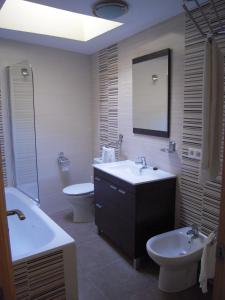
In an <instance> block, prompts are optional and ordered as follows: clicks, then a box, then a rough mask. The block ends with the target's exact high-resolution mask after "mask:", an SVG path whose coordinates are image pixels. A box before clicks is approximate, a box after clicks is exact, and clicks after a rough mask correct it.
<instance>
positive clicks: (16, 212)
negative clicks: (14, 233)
mask: <svg viewBox="0 0 225 300" xmlns="http://www.w3.org/2000/svg"><path fill="white" fill-rule="evenodd" d="M14 215H17V216H18V218H19V219H20V220H21V221H22V220H25V219H26V217H25V215H24V213H23V212H22V211H21V210H19V209H12V210H8V211H7V216H14Z"/></svg>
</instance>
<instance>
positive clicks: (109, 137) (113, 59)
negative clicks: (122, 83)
mask: <svg viewBox="0 0 225 300" xmlns="http://www.w3.org/2000/svg"><path fill="white" fill-rule="evenodd" d="M98 73H99V103H100V104H99V105H100V109H99V110H100V147H101V148H102V146H106V145H109V144H110V145H112V146H113V145H114V144H115V143H116V141H117V140H118V46H117V45H116V44H115V45H112V46H110V47H108V48H105V49H103V50H101V51H99V53H98ZM116 152H117V153H116V154H117V155H118V150H116Z"/></svg>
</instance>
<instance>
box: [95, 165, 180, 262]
mask: <svg viewBox="0 0 225 300" xmlns="http://www.w3.org/2000/svg"><path fill="white" fill-rule="evenodd" d="M94 185H95V223H96V225H97V227H98V230H99V232H102V233H103V234H104V235H106V236H107V237H108V238H109V239H110V240H111V241H112V242H113V243H114V244H115V245H116V246H117V247H118V248H119V249H121V250H122V251H123V252H124V253H125V254H126V255H127V256H128V257H129V258H130V259H132V260H136V259H138V258H141V257H143V256H145V255H146V254H147V252H146V242H147V240H148V239H149V238H150V237H152V236H154V235H156V234H159V233H162V232H166V231H169V230H171V229H173V228H174V213H175V189H176V179H175V178H170V179H165V180H161V181H155V182H148V183H144V184H138V185H132V184H129V183H127V182H125V181H123V180H121V179H119V178H117V177H115V176H112V175H109V174H108V173H105V172H103V171H101V170H98V169H96V168H94Z"/></svg>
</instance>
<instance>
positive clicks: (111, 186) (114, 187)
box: [109, 184, 117, 191]
mask: <svg viewBox="0 0 225 300" xmlns="http://www.w3.org/2000/svg"><path fill="white" fill-rule="evenodd" d="M109 187H110V188H111V189H112V190H114V191H115V190H117V187H116V186H115V185H112V184H110V186H109Z"/></svg>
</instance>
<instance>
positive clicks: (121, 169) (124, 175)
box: [93, 160, 176, 185]
mask: <svg viewBox="0 0 225 300" xmlns="http://www.w3.org/2000/svg"><path fill="white" fill-rule="evenodd" d="M93 166H94V167H95V168H96V169H99V170H101V171H104V172H106V173H108V174H110V175H113V176H115V177H118V178H120V179H122V180H124V181H127V182H129V183H131V184H133V185H136V184H141V183H145V182H151V181H159V180H164V179H168V178H174V177H176V176H175V175H174V174H171V173H169V172H165V171H163V170H160V169H158V170H153V168H152V167H148V168H146V169H142V170H141V171H140V169H141V165H137V164H135V162H134V161H131V160H123V161H117V162H111V163H103V164H94V165H93Z"/></svg>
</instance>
